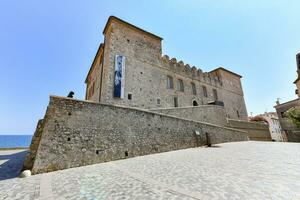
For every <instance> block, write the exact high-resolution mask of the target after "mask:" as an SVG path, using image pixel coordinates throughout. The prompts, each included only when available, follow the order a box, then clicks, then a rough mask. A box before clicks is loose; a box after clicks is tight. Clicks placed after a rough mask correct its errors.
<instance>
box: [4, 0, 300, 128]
mask: <svg viewBox="0 0 300 200" xmlns="http://www.w3.org/2000/svg"><path fill="white" fill-rule="evenodd" d="M299 8H300V1H297V0H295V1H293V0H287V1H282V0H265V1H261V0H244V1H238V0H236V1H235V0H218V1H211V0H177V1H176V0H164V1H163V0H151V1H147V0H128V1H124V0H119V1H117V0H109V1H101V0H85V1H79V0H72V1H71V0H64V1H61V0H43V1H40V0H26V1H20V0H19V1H16V0H0V134H33V133H34V130H35V127H36V124H37V121H38V119H41V118H43V116H44V114H45V111H46V108H47V105H48V102H49V95H50V94H53V95H61V96H66V95H67V94H68V92H69V91H70V90H73V91H75V98H78V99H84V96H85V84H84V80H85V78H86V75H87V72H88V70H89V68H90V66H91V63H92V61H93V58H94V56H95V54H96V51H97V48H98V46H99V44H100V43H101V42H102V41H103V35H102V30H103V28H104V26H105V24H106V21H107V19H108V17H109V16H111V15H114V16H117V17H119V18H121V19H123V20H125V21H128V22H129V23H132V24H134V25H136V26H138V27H140V28H142V29H145V30H147V31H149V32H152V33H154V34H156V35H158V36H161V37H162V38H163V39H164V40H163V54H167V55H169V56H170V57H171V58H172V57H175V58H177V60H183V61H184V63H188V64H190V65H191V66H193V65H194V66H196V67H198V68H201V69H202V70H203V71H210V70H212V69H214V68H216V67H219V66H222V67H225V68H227V69H229V70H231V71H234V72H236V73H238V74H241V75H242V76H243V78H242V84H243V90H244V95H245V101H246V106H247V110H248V114H249V115H250V114H251V113H252V114H253V115H255V114H259V113H263V112H265V111H274V108H273V106H274V105H275V101H276V99H277V98H280V101H281V102H285V101H288V100H292V99H295V98H296V95H295V92H294V90H295V86H294V84H293V81H294V80H295V79H296V59H295V56H296V53H298V52H300V26H299V22H300V14H299Z"/></svg>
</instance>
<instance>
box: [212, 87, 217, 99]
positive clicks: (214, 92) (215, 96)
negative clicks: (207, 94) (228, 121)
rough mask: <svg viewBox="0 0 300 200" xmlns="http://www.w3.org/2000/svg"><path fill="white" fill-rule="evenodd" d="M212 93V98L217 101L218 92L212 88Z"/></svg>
mask: <svg viewBox="0 0 300 200" xmlns="http://www.w3.org/2000/svg"><path fill="white" fill-rule="evenodd" d="M213 94H214V100H215V101H217V100H218V92H217V90H216V89H213Z"/></svg>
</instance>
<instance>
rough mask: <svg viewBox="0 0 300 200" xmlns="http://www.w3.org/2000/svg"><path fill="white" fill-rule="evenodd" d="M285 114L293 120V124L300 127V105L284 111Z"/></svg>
mask: <svg viewBox="0 0 300 200" xmlns="http://www.w3.org/2000/svg"><path fill="white" fill-rule="evenodd" d="M284 115H285V117H287V118H288V119H289V120H291V121H292V122H293V124H295V125H296V126H297V127H300V107H294V108H290V109H288V110H287V111H286V112H285V113H284Z"/></svg>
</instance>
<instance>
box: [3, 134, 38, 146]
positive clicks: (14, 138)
mask: <svg viewBox="0 0 300 200" xmlns="http://www.w3.org/2000/svg"><path fill="white" fill-rule="evenodd" d="M31 139H32V135H0V148H15V147H29V145H30V143H31Z"/></svg>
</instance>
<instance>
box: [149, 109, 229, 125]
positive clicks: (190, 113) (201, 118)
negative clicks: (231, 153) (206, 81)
mask: <svg viewBox="0 0 300 200" xmlns="http://www.w3.org/2000/svg"><path fill="white" fill-rule="evenodd" d="M151 111H153V112H158V113H162V114H166V115H172V116H176V117H180V118H185V119H190V120H194V121H198V122H207V123H211V124H215V125H219V126H226V113H225V110H224V107H222V106H216V105H201V106H190V107H179V108H161V109H151Z"/></svg>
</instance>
